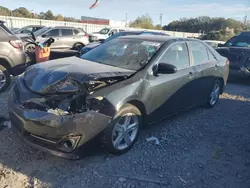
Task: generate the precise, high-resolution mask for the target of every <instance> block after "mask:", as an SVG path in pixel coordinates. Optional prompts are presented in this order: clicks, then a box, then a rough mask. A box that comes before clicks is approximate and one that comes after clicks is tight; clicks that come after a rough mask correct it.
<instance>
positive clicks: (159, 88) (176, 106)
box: [146, 42, 195, 122]
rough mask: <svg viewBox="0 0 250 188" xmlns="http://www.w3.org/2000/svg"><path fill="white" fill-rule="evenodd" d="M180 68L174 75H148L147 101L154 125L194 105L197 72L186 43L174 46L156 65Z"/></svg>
mask: <svg viewBox="0 0 250 188" xmlns="http://www.w3.org/2000/svg"><path fill="white" fill-rule="evenodd" d="M158 63H168V64H172V65H175V66H176V67H177V72H176V73H174V74H159V75H157V76H156V75H154V74H149V75H148V78H147V82H148V83H149V85H150V86H149V95H148V97H147V99H146V101H147V109H149V114H150V115H149V118H150V121H151V122H154V121H157V120H159V119H162V118H164V117H167V116H169V115H173V114H175V113H178V112H180V111H181V110H184V109H186V108H188V107H190V106H192V105H193V100H192V96H193V92H194V88H195V86H194V85H193V83H192V81H193V80H194V77H195V70H194V68H193V66H192V64H190V63H191V61H190V56H189V51H188V48H187V44H186V42H175V43H173V44H172V45H171V46H169V47H168V49H167V50H166V51H165V53H164V54H163V55H162V57H160V59H159V60H158V61H157V63H156V64H158Z"/></svg>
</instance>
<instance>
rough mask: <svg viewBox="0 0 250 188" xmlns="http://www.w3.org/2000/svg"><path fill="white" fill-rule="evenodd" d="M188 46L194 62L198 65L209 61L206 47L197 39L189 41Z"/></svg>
mask: <svg viewBox="0 0 250 188" xmlns="http://www.w3.org/2000/svg"><path fill="white" fill-rule="evenodd" d="M189 46H190V48H191V51H192V54H193V58H194V64H195V65H199V64H202V63H205V62H208V61H209V58H208V49H207V47H206V46H205V45H204V44H202V43H201V42H198V41H190V42H189Z"/></svg>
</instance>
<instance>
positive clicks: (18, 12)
mask: <svg viewBox="0 0 250 188" xmlns="http://www.w3.org/2000/svg"><path fill="white" fill-rule="evenodd" d="M12 15H13V16H15V17H23V18H31V13H30V12H29V11H28V10H27V9H26V8H24V7H20V8H17V9H15V10H13V11H12Z"/></svg>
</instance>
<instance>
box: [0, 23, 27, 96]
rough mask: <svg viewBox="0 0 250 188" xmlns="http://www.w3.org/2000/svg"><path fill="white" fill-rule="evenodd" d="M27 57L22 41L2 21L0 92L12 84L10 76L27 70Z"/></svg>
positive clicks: (0, 31) (0, 30)
mask: <svg viewBox="0 0 250 188" xmlns="http://www.w3.org/2000/svg"><path fill="white" fill-rule="evenodd" d="M25 65H26V56H25V53H24V50H23V43H22V40H21V39H20V38H19V37H17V36H16V35H15V34H14V33H13V32H12V31H11V30H10V29H8V28H7V27H6V26H5V22H3V21H0V92H2V91H4V90H5V89H7V87H8V86H9V84H10V81H11V80H10V75H13V76H16V75H18V74H20V73H22V72H23V71H24V70H25V68H26V67H25Z"/></svg>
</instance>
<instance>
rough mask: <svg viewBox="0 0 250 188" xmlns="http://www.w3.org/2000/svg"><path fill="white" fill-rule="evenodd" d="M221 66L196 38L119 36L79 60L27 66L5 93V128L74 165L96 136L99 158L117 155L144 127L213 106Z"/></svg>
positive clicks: (222, 79)
mask: <svg viewBox="0 0 250 188" xmlns="http://www.w3.org/2000/svg"><path fill="white" fill-rule="evenodd" d="M228 66H229V63H228V60H227V59H226V58H224V57H222V56H220V55H219V54H218V53H217V52H216V51H215V50H214V49H213V48H211V47H210V46H208V45H206V44H205V43H204V42H202V41H199V40H192V39H186V38H175V37H168V36H153V35H152V36H149V35H137V36H124V37H120V38H116V39H114V40H110V41H109V42H106V43H104V44H103V45H100V46H98V47H97V48H95V49H93V50H91V51H90V52H88V53H86V54H84V55H83V56H82V57H81V58H77V57H70V58H63V59H58V60H52V61H50V62H47V63H41V64H36V65H34V66H32V67H30V68H29V69H28V70H26V72H25V74H24V75H23V76H21V77H20V78H19V79H18V80H17V82H16V85H15V86H14V88H13V89H12V91H11V92H10V95H9V117H10V120H11V123H12V128H13V130H16V131H17V132H18V133H21V134H22V136H23V138H24V139H25V140H26V141H27V143H29V144H30V145H31V146H33V147H35V148H37V149H40V150H43V151H45V152H48V153H51V154H54V155H57V156H60V157H65V158H71V159H77V158H79V153H78V152H79V150H80V149H81V148H82V147H83V146H84V145H85V144H86V143H88V142H89V141H90V140H92V139H93V138H101V143H102V144H103V147H104V148H105V149H106V151H107V152H109V153H112V154H117V155H119V154H123V153H125V152H127V151H128V150H129V149H130V148H131V147H132V146H133V145H134V143H135V142H136V140H137V138H138V135H139V131H140V128H141V127H142V126H143V124H145V123H146V122H148V123H149V124H151V123H154V122H156V121H159V120H161V119H163V118H166V117H169V116H171V115H174V114H176V113H178V112H181V111H183V110H185V109H189V108H190V107H194V106H200V105H205V106H206V107H209V108H212V107H214V106H215V105H216V103H217V102H218V100H219V95H220V94H221V93H222V92H223V89H224V86H225V85H226V83H227V78H228V71H229V67H228ZM143 122H144V123H143ZM97 136H98V137H97Z"/></svg>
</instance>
